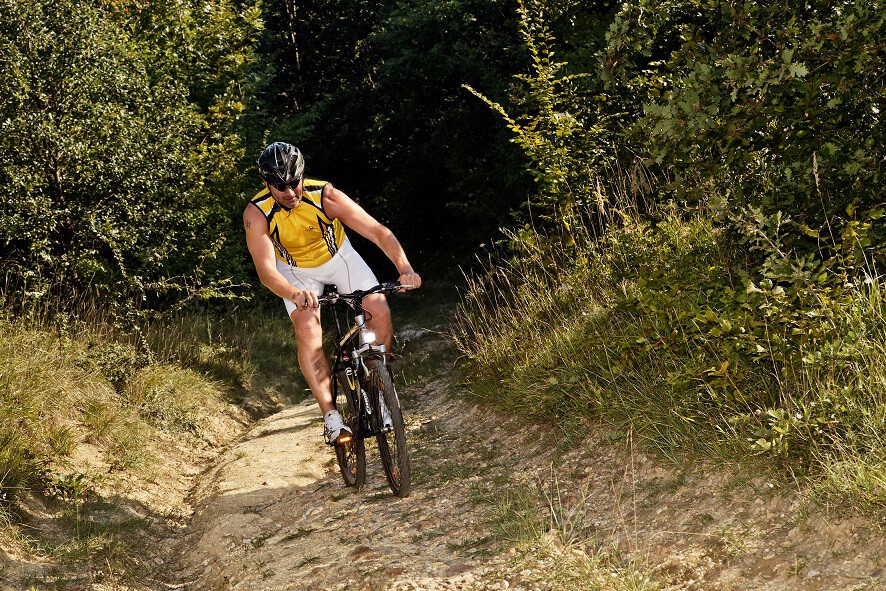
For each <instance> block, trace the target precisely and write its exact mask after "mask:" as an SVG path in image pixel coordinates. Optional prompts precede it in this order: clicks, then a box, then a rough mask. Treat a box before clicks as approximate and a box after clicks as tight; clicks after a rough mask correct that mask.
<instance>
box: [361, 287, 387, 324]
mask: <svg viewBox="0 0 886 591" xmlns="http://www.w3.org/2000/svg"><path fill="white" fill-rule="evenodd" d="M363 307H364V308H365V309H366V310H367V311H368V312H369V313H370V314H371V315H372V320H373V322H381V323H385V324H390V323H391V309H390V308H389V307H388V301H387V299H385V296H383V295H381V294H374V295H372V296H370V297H368V298H366V300H365V301H364V302H363Z"/></svg>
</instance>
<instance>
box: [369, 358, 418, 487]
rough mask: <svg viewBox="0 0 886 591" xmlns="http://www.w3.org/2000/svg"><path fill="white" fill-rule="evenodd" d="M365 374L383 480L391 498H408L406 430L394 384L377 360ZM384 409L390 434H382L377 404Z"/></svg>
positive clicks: (370, 360) (381, 362)
mask: <svg viewBox="0 0 886 591" xmlns="http://www.w3.org/2000/svg"><path fill="white" fill-rule="evenodd" d="M366 367H367V369H368V370H369V379H368V385H369V392H370V398H371V400H372V405H373V406H374V407H375V408H374V409H373V415H374V416H375V417H376V418H377V419H376V420H377V421H378V423H379V424H378V425H377V427H378V436H377V439H378V450H379V453H380V454H381V462H382V466H383V467H384V470H385V476H387V477H388V485H389V486H390V487H391V491H393V493H394V496H396V497H405V496H407V495H408V494H409V487H410V484H411V483H410V478H411V465H410V463H409V452H408V451H407V450H406V428H405V426H404V425H403V414H402V411H401V410H400V399H399V398H398V397H397V390H395V389H394V381H393V380H392V379H391V372H390V371H388V368H387V366H386V365H385V363H384V361H383V360H381V359H369V360H368V361H367V362H366ZM382 401H384V404H385V405H386V406H387V408H388V412H389V414H390V417H391V425H390V427H391V428H390V430H387V431H386V430H384V429H383V428H382V427H383V425H381V424H380V423H381V422H382V420H381V418H382V415H383V413H382V412H381V411H380V409H381V402H382Z"/></svg>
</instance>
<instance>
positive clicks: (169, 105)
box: [0, 0, 258, 316]
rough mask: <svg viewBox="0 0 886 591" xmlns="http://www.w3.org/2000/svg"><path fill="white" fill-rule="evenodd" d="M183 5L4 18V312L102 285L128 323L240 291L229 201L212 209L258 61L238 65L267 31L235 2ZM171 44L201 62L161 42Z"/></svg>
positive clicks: (0, 163)
mask: <svg viewBox="0 0 886 591" xmlns="http://www.w3.org/2000/svg"><path fill="white" fill-rule="evenodd" d="M184 4H185V5H188V6H185V5H181V4H179V5H176V8H175V10H174V14H171V13H169V14H167V12H166V11H164V10H163V9H162V8H161V7H162V6H165V5H163V4H162V3H142V4H139V3H135V4H131V3H130V4H127V5H126V7H118V6H115V5H113V4H96V3H94V2H86V1H83V0H63V1H62V2H21V1H18V0H14V1H11V2H4V3H3V4H2V6H0V85H2V86H3V88H5V89H7V91H6V92H4V93H3V95H2V97H0V129H2V133H0V190H2V191H3V193H4V207H3V209H2V211H0V222H2V223H0V243H2V244H3V256H2V258H0V266H2V267H3V268H4V270H5V271H6V272H7V286H6V291H7V292H8V294H7V297H12V296H14V295H16V294H17V293H22V294H24V295H25V296H26V297H30V298H39V297H47V296H48V294H50V293H64V294H65V295H69V294H70V290H71V289H72V288H73V289H85V288H86V286H92V288H93V290H94V291H95V292H96V293H97V295H99V296H100V297H102V298H104V300H105V301H106V302H108V303H109V304H110V303H113V304H114V305H116V306H119V307H120V308H121V309H120V310H117V313H118V314H119V315H120V316H123V315H125V314H126V313H127V312H131V311H133V310H138V309H143V308H144V307H145V305H146V304H147V305H148V306H162V305H170V300H172V301H175V302H178V301H179V300H180V299H182V298H186V297H195V296H204V295H212V294H217V293H218V289H219V288H223V287H225V286H226V285H229V284H230V282H229V281H228V277H229V276H225V275H223V274H222V273H223V272H224V271H227V270H229V269H228V268H225V266H224V265H225V263H221V265H219V264H216V263H215V262H214V256H215V254H216V253H217V252H218V251H219V249H220V248H221V246H222V244H223V242H224V229H225V228H226V227H227V224H228V223H229V222H228V219H229V214H228V206H229V202H228V201H227V200H226V199H225V198H219V197H218V196H215V197H214V198H211V199H210V198H208V197H207V196H208V195H209V194H212V193H214V192H216V191H217V190H218V189H219V187H220V186H228V185H229V184H230V183H229V181H228V177H230V176H231V175H232V174H233V173H234V172H235V170H236V168H235V167H236V164H237V161H238V159H239V157H240V154H241V152H240V150H241V149H240V147H239V143H238V140H237V137H236V136H235V135H233V134H232V132H231V127H232V125H233V124H234V121H235V118H236V112H237V111H238V109H242V108H243V105H242V104H240V103H238V101H236V100H235V99H236V96H235V94H236V92H237V84H236V81H237V77H238V76H243V75H245V74H244V73H245V68H246V66H247V65H248V63H249V61H250V59H251V58H250V55H249V50H248V48H246V49H243V48H241V50H240V51H238V52H231V51H229V50H230V46H231V45H235V44H242V43H244V41H246V40H248V38H249V35H250V31H251V32H252V34H254V33H255V31H256V28H257V26H258V23H256V22H255V15H254V14H253V15H252V16H249V11H248V10H246V11H245V12H244V15H243V16H244V17H247V18H240V17H236V16H234V13H233V7H232V5H231V3H230V2H221V3H218V2H212V3H206V2H202V1H200V0H195V1H194V2H186V3H184ZM170 10H172V9H171V8H170ZM192 11H193V12H192ZM191 14H196V15H198V16H197V17H196V18H189V16H190V15H191ZM250 18H251V19H252V20H249V19H250ZM210 33H212V34H211V35H210ZM170 35H171V36H173V37H176V38H178V37H186V38H193V39H194V40H195V41H194V43H193V45H194V46H195V47H194V51H193V52H189V51H180V50H179V49H178V48H176V49H175V50H171V49H170V47H169V46H168V45H167V44H166V43H160V42H159V41H158V40H159V39H160V38H161V37H169V36H170ZM211 43H217V44H218V46H217V47H210V44H211ZM188 47H190V45H188ZM209 72H212V73H213V74H212V75H209V74H208V73H209ZM183 81H184V82H188V83H191V84H193V85H194V86H195V87H199V88H201V89H202V90H203V92H197V91H196V89H193V96H191V94H190V93H191V92H192V89H190V88H189V87H188V86H187V85H186V84H183ZM207 92H208V93H210V94H211V95H212V96H210V97H207V96H206V95H205V93H207ZM194 98H197V99H199V100H200V102H201V104H199V105H198V104H195V103H194V102H192V100H193V99H194ZM238 105H239V106H238ZM206 171H210V172H208V173H207V172H206ZM222 195H223V196H224V195H229V193H223V194H222ZM112 311H114V310H113V308H112Z"/></svg>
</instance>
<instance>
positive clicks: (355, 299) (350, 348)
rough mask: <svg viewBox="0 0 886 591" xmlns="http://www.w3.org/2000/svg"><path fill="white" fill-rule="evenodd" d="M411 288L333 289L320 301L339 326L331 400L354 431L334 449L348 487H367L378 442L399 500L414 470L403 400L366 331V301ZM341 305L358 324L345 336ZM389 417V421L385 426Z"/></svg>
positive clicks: (380, 349) (393, 285)
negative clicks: (369, 457)
mask: <svg viewBox="0 0 886 591" xmlns="http://www.w3.org/2000/svg"><path fill="white" fill-rule="evenodd" d="M404 287H406V288H408V287H412V286H411V285H400V284H399V283H383V284H381V285H376V286H375V287H373V288H371V289H368V290H366V291H359V290H358V291H355V292H353V293H338V292H336V291H335V289H334V286H331V288H328V289H327V293H326V294H325V295H323V296H321V297H320V298H319V300H320V304H321V305H325V306H327V307H329V308H331V309H332V316H333V318H334V324H335V362H334V363H333V365H332V378H333V379H332V400H333V404H335V408H336V409H337V410H338V412H339V413H340V414H341V416H342V419H344V422H345V424H346V425H347V426H348V427H349V428H350V429H351V435H350V437H349V436H348V435H347V434H344V435H342V436H341V437H339V439H338V442H336V443H335V456H336V459H337V460H338V466H339V469H340V470H341V475H342V478H343V479H344V481H345V485H346V486H353V487H356V488H360V487H362V486H363V485H364V484H365V483H366V439H369V438H371V437H375V438H376V441H377V442H378V450H379V453H380V455H381V461H382V466H383V467H384V471H385V476H387V479H388V485H389V486H390V487H391V490H392V491H393V493H394V496H397V497H405V496H407V495H408V494H409V486H410V475H411V474H410V464H409V452H408V451H407V450H406V430H405V427H404V425H403V414H402V412H401V410H400V400H399V398H398V397H397V390H396V389H395V388H394V381H393V379H392V377H391V372H390V368H389V367H388V364H387V361H386V351H385V346H384V345H383V344H380V343H377V342H376V337H375V333H373V332H371V331H370V330H368V328H367V327H366V315H365V312H364V310H363V298H365V297H366V296H369V295H371V294H374V293H393V292H395V291H401V290H402V289H403V288H404ZM337 302H344V303H345V304H346V305H347V307H348V308H350V309H351V310H352V312H353V315H354V318H353V324H352V325H351V326H350V328H348V330H347V331H346V332H342V326H341V323H340V321H339V314H338V308H340V307H341V306H335V304H336V303H337ZM385 415H388V416H389V420H387V421H385V420H384V419H385Z"/></svg>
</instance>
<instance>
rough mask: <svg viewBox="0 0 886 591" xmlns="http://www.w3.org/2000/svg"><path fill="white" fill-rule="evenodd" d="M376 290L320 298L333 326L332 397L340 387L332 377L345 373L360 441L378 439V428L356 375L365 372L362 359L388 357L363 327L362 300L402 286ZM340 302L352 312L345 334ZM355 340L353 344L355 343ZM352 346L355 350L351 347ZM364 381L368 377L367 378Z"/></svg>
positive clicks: (388, 286) (380, 345)
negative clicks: (329, 309)
mask: <svg viewBox="0 0 886 591" xmlns="http://www.w3.org/2000/svg"><path fill="white" fill-rule="evenodd" d="M377 287H378V288H379V289H377V290H376V289H371V290H368V291H366V292H355V295H356V297H350V296H346V297H342V295H341V294H339V293H337V292H333V293H330V294H328V295H324V296H323V297H322V298H321V301H322V302H323V303H327V304H330V305H329V307H330V308H331V310H332V317H333V320H334V325H335V358H334V362H333V364H332V375H333V380H332V388H333V391H332V396H333V398H335V397H337V396H338V387H339V386H338V381H337V380H336V379H335V377H334V376H335V375H337V374H338V372H344V373H345V376H346V379H347V385H348V387H349V388H350V389H351V392H353V393H354V398H355V399H356V400H355V402H356V407H357V409H358V412H357V416H358V417H359V420H360V433H359V434H358V437H360V438H361V439H368V438H370V437H374V436H376V435H378V434H379V433H380V429H381V427H380V426H379V425H375V424H373V423H375V422H377V421H376V415H377V414H378V413H372V412H370V413H367V412H366V410H367V406H369V400H368V399H367V397H366V393H365V391H364V390H363V389H362V388H361V386H360V379H359V375H358V374H359V372H360V371H364V372H365V371H367V370H366V364H365V363H364V362H363V361H364V357H369V356H372V357H373V358H381V359H382V361H384V360H385V358H386V355H387V352H386V350H385V346H384V344H380V343H377V342H376V337H375V333H374V332H372V331H370V330H369V329H368V328H367V327H366V314H365V311H364V309H363V298H364V297H366V296H368V295H371V294H372V293H379V292H382V291H391V290H393V289H394V288H395V287H396V288H400V287H401V286H399V285H396V284H383V285H379V286H377ZM340 300H342V301H344V302H345V303H346V304H347V305H348V306H349V307H350V308H352V309H353V310H354V324H353V325H352V326H351V327H350V328H349V329H348V330H347V332H343V331H342V327H341V321H340V320H339V316H338V309H337V307H336V306H335V304H336V303H337V302H338V301H340ZM355 340H356V343H355V342H354V341H355ZM355 344H356V346H353V345H355ZM366 377H368V374H367V375H366Z"/></svg>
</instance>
